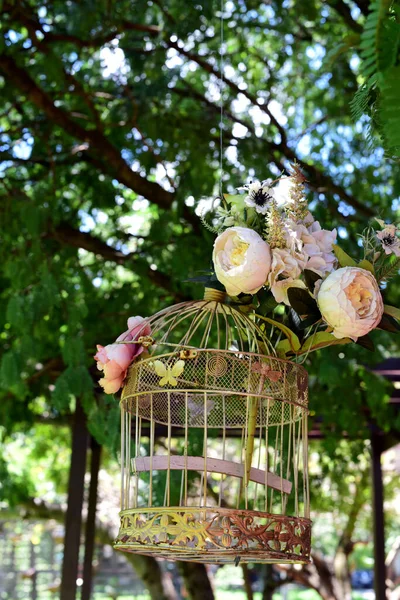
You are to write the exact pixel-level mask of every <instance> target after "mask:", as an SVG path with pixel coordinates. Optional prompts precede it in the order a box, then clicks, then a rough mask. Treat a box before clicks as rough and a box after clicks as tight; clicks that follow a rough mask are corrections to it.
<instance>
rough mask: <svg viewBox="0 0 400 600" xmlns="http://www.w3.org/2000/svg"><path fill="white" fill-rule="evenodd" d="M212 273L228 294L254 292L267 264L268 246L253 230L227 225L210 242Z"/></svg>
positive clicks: (268, 264) (268, 256) (262, 277)
mask: <svg viewBox="0 0 400 600" xmlns="http://www.w3.org/2000/svg"><path fill="white" fill-rule="evenodd" d="M213 262H214V268H215V274H216V276H217V279H218V281H220V282H221V283H222V284H223V285H224V286H225V288H226V291H227V293H228V294H229V295H230V296H237V295H238V294H240V293H245V294H255V293H256V292H258V290H259V289H260V288H261V287H262V286H263V285H264V284H265V282H266V280H267V277H268V273H269V270H270V266H271V252H270V247H269V245H268V244H267V242H265V241H264V240H263V239H262V237H261V236H259V235H258V233H257V232H256V231H254V230H253V229H248V228H247V227H231V228H229V229H226V231H224V232H223V233H221V235H219V236H218V237H217V239H216V240H215V242H214V252H213Z"/></svg>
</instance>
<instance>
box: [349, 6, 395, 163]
mask: <svg viewBox="0 0 400 600" xmlns="http://www.w3.org/2000/svg"><path fill="white" fill-rule="evenodd" d="M369 9H370V12H369V14H368V17H367V19H366V21H365V25H364V29H363V32H362V34H361V41H360V45H359V49H360V58H361V67H360V74H361V75H362V77H363V79H364V81H363V83H362V84H361V85H360V87H359V89H358V91H357V92H356V94H355V96H354V98H353V100H352V102H351V110H352V116H353V118H354V119H355V120H356V121H357V120H359V119H360V118H361V117H362V116H363V115H365V114H368V115H369V116H370V117H371V121H370V123H369V124H368V126H367V137H368V139H369V140H370V141H371V142H373V135H374V132H375V133H377V134H378V135H380V136H381V137H382V140H383V143H384V147H385V149H386V150H387V152H388V153H389V154H390V155H392V156H400V133H399V132H400V82H399V81H400V77H399V76H400V70H399V67H398V66H396V65H397V63H398V59H399V43H400V23H399V20H398V17H399V14H400V12H399V7H398V5H397V4H396V2H393V1H392V0H376V1H373V2H371V4H370V7H369Z"/></svg>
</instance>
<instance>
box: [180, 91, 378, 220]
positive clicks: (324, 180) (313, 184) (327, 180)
mask: <svg viewBox="0 0 400 600" xmlns="http://www.w3.org/2000/svg"><path fill="white" fill-rule="evenodd" d="M185 85H186V83H185ZM186 87H188V88H189V87H190V86H188V85H186ZM172 91H173V92H174V93H177V94H179V95H182V96H183V95H186V96H191V97H192V98H193V99H195V100H197V101H199V102H202V103H204V104H205V105H206V106H207V107H209V108H212V109H213V110H214V111H215V112H216V113H218V114H219V113H220V110H221V109H220V107H219V106H217V105H216V104H214V103H213V102H211V101H210V100H208V99H207V98H205V97H204V96H203V95H202V94H200V93H199V92H197V91H196V90H193V91H190V92H186V91H185V90H181V89H180V88H176V87H175V88H173V89H172ZM226 114H227V117H228V118H229V119H230V120H232V121H234V122H236V123H239V124H241V125H244V126H245V127H247V128H248V129H249V130H250V131H251V132H252V133H255V132H254V127H253V124H250V123H248V122H247V121H244V120H243V119H240V118H238V117H236V115H234V114H233V113H232V112H231V111H228V112H227V113H226ZM263 142H264V144H267V145H268V150H269V153H270V157H271V160H272V162H274V163H275V165H276V166H277V167H278V169H280V170H282V169H283V168H284V165H283V163H282V161H281V160H280V159H278V158H277V156H276V155H277V154H280V155H281V156H284V157H285V158H286V159H287V160H289V161H290V162H297V163H298V164H299V165H300V167H301V168H302V169H303V171H304V172H305V173H306V174H307V175H308V185H309V187H310V189H312V190H315V191H316V192H318V193H326V192H330V193H331V194H332V195H334V194H335V195H337V196H338V197H339V198H340V199H341V200H343V201H344V202H345V203H346V204H348V205H349V206H352V207H353V208H354V209H355V210H357V211H358V212H359V213H360V214H362V215H364V216H366V217H372V216H374V211H373V210H372V209H370V208H369V207H368V206H366V205H365V204H362V203H361V202H359V201H358V200H357V199H356V198H355V197H354V196H352V195H351V194H349V193H348V192H347V191H346V190H345V189H344V188H343V187H342V186H340V185H338V184H336V183H335V182H334V181H333V179H332V178H331V177H330V176H329V175H327V174H326V173H324V172H323V171H320V170H319V169H318V168H317V167H316V166H315V165H312V164H309V163H306V162H305V161H303V160H302V159H300V158H299V157H298V156H297V155H296V153H295V152H294V150H292V149H291V148H290V147H289V146H288V144H284V143H282V142H280V143H275V142H271V141H268V140H263ZM334 206H335V213H336V214H337V216H339V217H340V218H344V217H343V215H342V214H341V213H340V212H339V211H338V208H337V204H336V203H335V205H334Z"/></svg>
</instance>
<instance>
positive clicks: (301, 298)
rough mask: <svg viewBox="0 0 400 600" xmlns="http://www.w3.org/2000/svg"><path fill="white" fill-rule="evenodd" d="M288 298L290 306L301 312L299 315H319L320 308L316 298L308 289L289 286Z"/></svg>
mask: <svg viewBox="0 0 400 600" xmlns="http://www.w3.org/2000/svg"><path fill="white" fill-rule="evenodd" d="M288 299H289V302H290V306H291V307H292V308H293V309H294V310H295V311H296V312H297V313H298V314H299V315H302V316H303V315H319V316H320V314H321V313H320V312H319V308H318V305H317V303H316V301H315V300H314V298H313V297H312V296H311V295H310V293H309V292H308V291H307V290H303V289H302V288H295V287H293V288H289V289H288Z"/></svg>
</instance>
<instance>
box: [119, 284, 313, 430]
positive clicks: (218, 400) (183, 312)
mask: <svg viewBox="0 0 400 600" xmlns="http://www.w3.org/2000/svg"><path fill="white" fill-rule="evenodd" d="M223 300H224V297H223V294H222V293H221V292H218V291H216V290H212V291H211V292H209V293H206V295H205V298H204V299H203V300H197V301H190V302H183V303H181V304H177V305H174V306H172V307H169V308H166V309H164V310H162V311H160V312H158V313H157V314H155V315H154V316H153V317H150V318H149V319H147V320H146V325H147V326H150V328H151V335H150V336H141V335H140V332H139V334H138V339H137V340H132V341H130V342H128V343H139V342H140V343H141V344H143V346H144V347H145V348H146V350H147V351H146V352H144V353H142V355H141V358H140V360H138V361H136V362H134V363H133V364H132V366H131V367H130V369H129V371H128V376H127V379H126V381H125V385H124V388H123V390H122V397H121V399H122V402H123V403H124V407H125V409H127V410H130V411H132V412H134V413H136V414H140V415H141V416H142V417H143V418H145V419H153V420H154V421H156V422H159V423H162V424H168V423H171V425H172V426H177V427H183V426H185V424H186V422H187V424H188V426H189V427H204V426H205V424H206V425H207V427H216V428H220V427H231V428H240V427H244V426H245V420H246V410H244V409H243V407H244V406H245V405H246V402H247V400H248V398H249V397H254V398H259V399H261V402H260V410H259V415H258V417H257V420H258V421H260V422H263V421H265V419H267V421H268V422H269V423H270V424H271V425H274V424H275V425H278V424H281V422H282V418H283V419H284V422H289V421H290V420H293V419H294V420H296V419H298V418H300V416H301V413H302V412H303V411H304V410H306V409H307V373H306V371H305V370H304V369H303V368H302V367H301V366H300V365H297V364H295V363H292V362H289V361H286V360H281V359H279V358H277V357H276V356H275V355H274V353H273V350H272V347H271V345H270V343H269V341H268V339H267V337H266V336H265V334H264V331H263V330H262V328H261V327H260V326H259V325H258V324H257V323H256V322H255V320H254V319H253V318H252V316H251V315H250V314H246V313H243V312H241V311H240V310H238V309H237V308H235V307H234V306H232V305H230V304H226V303H225V302H224V301H223ZM143 327H145V325H144V326H143ZM277 402H279V403H282V402H283V403H286V406H287V409H286V410H285V411H284V413H282V410H281V407H280V406H279V407H278V406H277V405H276V403H277ZM265 411H267V412H268V414H267V415H265V414H264V412H265ZM282 414H283V417H282Z"/></svg>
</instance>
